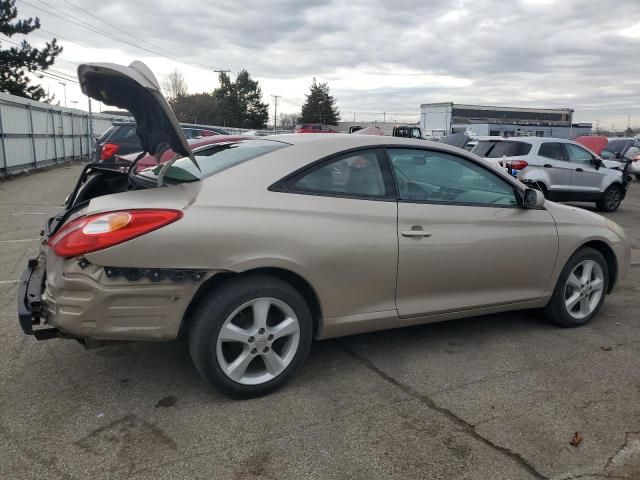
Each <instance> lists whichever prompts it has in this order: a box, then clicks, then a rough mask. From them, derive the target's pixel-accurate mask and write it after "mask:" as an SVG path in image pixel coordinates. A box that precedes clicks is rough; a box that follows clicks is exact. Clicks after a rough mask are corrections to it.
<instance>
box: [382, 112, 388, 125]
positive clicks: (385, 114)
mask: <svg viewBox="0 0 640 480" xmlns="http://www.w3.org/2000/svg"><path fill="white" fill-rule="evenodd" d="M386 122H387V112H382V123H386Z"/></svg>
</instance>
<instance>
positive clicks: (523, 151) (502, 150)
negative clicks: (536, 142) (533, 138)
mask: <svg viewBox="0 0 640 480" xmlns="http://www.w3.org/2000/svg"><path fill="white" fill-rule="evenodd" d="M530 151H531V144H529V143H525V142H513V141H509V140H480V141H479V142H478V145H476V147H475V148H474V149H473V153H475V154H476V155H480V156H481V157H487V158H502V157H517V156H520V155H527V154H528V153H529V152H530Z"/></svg>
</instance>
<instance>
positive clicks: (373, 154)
mask: <svg viewBox="0 0 640 480" xmlns="http://www.w3.org/2000/svg"><path fill="white" fill-rule="evenodd" d="M288 184H289V186H288V188H287V190H299V191H302V192H314V193H327V194H331V195H336V194H338V195H347V196H363V197H385V196H386V195H387V193H389V192H388V190H389V189H388V188H387V187H386V186H385V182H384V177H383V174H382V168H381V154H380V151H376V150H368V151H359V152H356V153H349V154H345V155H342V156H340V157H338V158H336V159H333V160H331V161H329V162H328V163H323V164H321V165H319V166H316V167H314V168H312V169H311V170H310V171H306V172H304V173H303V174H302V175H301V176H299V177H297V178H294V179H293V180H292V181H291V182H288Z"/></svg>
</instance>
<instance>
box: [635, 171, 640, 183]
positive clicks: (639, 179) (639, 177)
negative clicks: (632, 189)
mask: <svg viewBox="0 0 640 480" xmlns="http://www.w3.org/2000/svg"><path fill="white" fill-rule="evenodd" d="M635 176H636V180H638V181H640V173H636V174H635Z"/></svg>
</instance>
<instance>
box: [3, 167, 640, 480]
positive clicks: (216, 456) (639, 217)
mask: <svg viewBox="0 0 640 480" xmlns="http://www.w3.org/2000/svg"><path fill="white" fill-rule="evenodd" d="M80 168H81V166H80V165H73V166H69V167H65V168H58V169H55V170H51V171H48V172H42V173H38V174H34V175H30V176H26V177H23V178H18V179H15V180H11V181H7V182H3V183H0V221H1V222H2V229H1V232H0V328H1V330H2V334H0V479H35V478H51V479H55V478H64V479H85V478H92V479H114V478H132V479H165V478H167V479H169V478H172V479H173V478H175V479H181V478H207V479H213V478H215V479H217V478H220V479H254V478H265V479H301V478H319V479H374V478H375V479H377V478H393V479H402V478H410V479H413V478H425V479H454V478H455V479H529V478H532V479H535V478H553V479H578V478H579V479H596V478H604V477H609V478H625V479H638V478H640V315H639V313H640V265H638V263H640V185H639V184H638V183H634V184H632V185H631V188H630V192H629V194H628V195H627V198H626V199H625V201H624V203H623V205H622V206H621V208H620V210H619V211H618V212H615V213H613V214H609V215H608V216H609V217H610V218H612V219H613V220H615V221H616V222H618V223H619V224H620V225H622V226H623V227H624V228H625V229H626V231H627V234H628V236H629V238H630V239H631V241H632V243H633V244H634V247H633V248H634V250H633V258H632V259H633V261H634V263H635V264H636V265H635V266H633V267H632V268H631V272H630V276H629V278H628V279H627V282H626V284H625V285H624V286H622V287H621V288H619V289H618V291H617V292H616V293H615V294H614V295H612V296H610V297H609V298H608V299H607V302H606V303H605V306H604V308H603V310H602V311H601V313H600V315H599V316H598V317H596V318H595V319H594V320H593V321H592V322H591V323H590V324H589V325H587V326H586V327H583V328H579V329H571V330H569V329H560V328H557V327H554V326H552V325H549V324H547V323H545V322H544V321H542V319H541V318H540V315H539V314H538V313H537V312H523V313H512V314H503V315H492V316H486V317H481V318H474V319H467V320H459V321H451V322H447V323H441V324H432V325H426V326H420V327H413V328H407V329H399V330H394V331H387V332H379V333H373V334H367V335H359V336H354V337H348V338H343V339H339V340H329V341H324V342H318V343H315V344H314V346H313V349H312V352H311V356H310V358H309V361H308V362H307V364H306V365H305V367H304V368H303V369H302V371H301V372H300V373H299V374H298V375H297V376H296V377H295V378H294V380H293V382H292V383H290V384H289V385H288V386H287V387H285V388H284V389H283V390H281V391H279V392H276V393H275V394H272V395H270V396H268V397H265V398H260V399H254V400H249V401H233V400H229V399H227V398H225V397H223V396H221V395H220V394H219V393H218V392H216V391H215V390H213V389H212V388H210V387H209V386H207V385H206V384H205V383H204V382H203V381H202V380H201V379H200V378H199V377H198V375H197V373H196V371H195V369H194V368H193V367H192V366H191V363H190V359H189V357H188V355H187V353H186V350H185V348H184V347H183V346H182V345H181V344H180V343H178V342H173V343H168V344H161V343H159V344H126V345H120V346H115V347H109V348H105V349H98V350H90V351H87V350H84V349H83V347H82V346H81V345H80V344H78V343H76V342H73V341H70V340H50V341H46V342H37V341H36V340H35V339H34V338H32V337H26V336H24V335H23V334H22V332H21V330H20V328H19V326H18V323H17V318H16V307H15V304H16V290H17V284H16V282H15V280H16V279H17V278H18V277H19V275H20V273H21V271H22V269H23V268H24V266H25V263H26V260H27V258H29V256H30V255H32V254H34V253H35V252H36V251H37V248H38V239H37V234H38V232H39V230H40V228H41V226H42V223H43V222H44V220H45V219H46V218H47V216H48V215H50V214H52V213H54V212H55V211H56V210H57V208H58V207H59V205H60V204H61V203H62V201H63V199H64V198H65V196H66V195H67V193H68V192H69V191H70V189H71V187H72V185H73V183H74V181H75V180H76V178H77V176H78V174H79V171H80ZM516 247H517V246H514V253H513V255H512V256H513V264H514V268H518V267H517V265H518V255H519V254H526V252H518V250H517V248H516ZM522 274H523V275H526V274H527V272H526V271H523V272H522ZM576 432H579V437H580V438H581V439H582V441H581V442H579V444H578V445H575V446H574V445H571V444H570V441H571V440H572V437H574V434H575V433H576Z"/></svg>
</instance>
